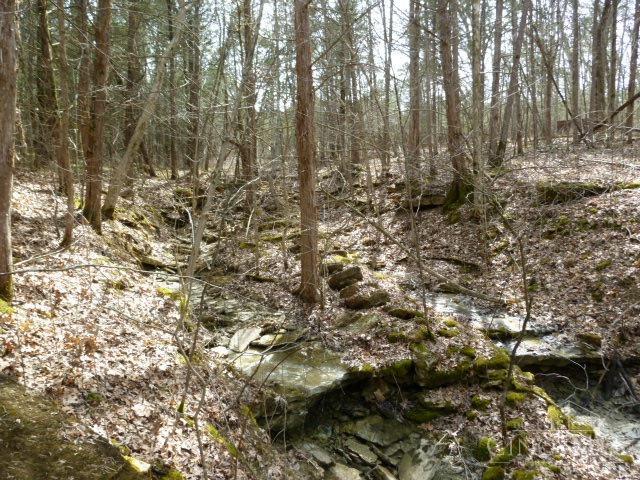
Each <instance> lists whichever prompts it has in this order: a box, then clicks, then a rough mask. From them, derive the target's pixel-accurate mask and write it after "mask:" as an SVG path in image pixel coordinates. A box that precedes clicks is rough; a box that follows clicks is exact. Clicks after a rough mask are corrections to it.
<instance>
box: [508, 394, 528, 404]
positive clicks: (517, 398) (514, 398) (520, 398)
mask: <svg viewBox="0 0 640 480" xmlns="http://www.w3.org/2000/svg"><path fill="white" fill-rule="evenodd" d="M526 398H527V395H526V393H524V392H514V391H510V392H507V404H509V405H512V406H515V405H518V404H520V403H522V402H524V401H525V400H526Z"/></svg>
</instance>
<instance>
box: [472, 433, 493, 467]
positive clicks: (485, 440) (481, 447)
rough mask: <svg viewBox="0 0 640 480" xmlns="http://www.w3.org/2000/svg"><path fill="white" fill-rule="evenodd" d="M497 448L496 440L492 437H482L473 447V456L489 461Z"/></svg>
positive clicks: (482, 460)
mask: <svg viewBox="0 0 640 480" xmlns="http://www.w3.org/2000/svg"><path fill="white" fill-rule="evenodd" d="M495 449H496V441H495V440H494V439H493V438H491V437H481V438H480V439H478V441H477V442H476V445H475V446H474V447H473V456H474V458H475V459H476V460H479V461H481V462H488V461H489V460H490V459H491V456H492V454H493V452H494V451H495Z"/></svg>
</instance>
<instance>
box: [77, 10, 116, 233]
mask: <svg viewBox="0 0 640 480" xmlns="http://www.w3.org/2000/svg"><path fill="white" fill-rule="evenodd" d="M110 26H111V0H98V11H97V14H96V25H95V39H96V47H95V57H94V61H93V89H94V94H93V105H92V108H91V129H90V131H89V145H88V148H87V154H88V156H87V158H86V162H87V171H86V175H87V180H86V184H87V186H86V191H85V198H84V209H83V211H82V213H83V215H84V217H85V218H86V219H87V221H88V222H89V223H90V224H91V226H92V227H93V229H94V230H95V231H96V232H98V233H99V234H100V233H102V213H101V200H102V162H103V156H104V126H105V122H106V118H105V113H106V110H107V80H108V79H109V47H110V39H109V29H110Z"/></svg>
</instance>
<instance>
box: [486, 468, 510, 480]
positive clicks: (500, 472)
mask: <svg viewBox="0 0 640 480" xmlns="http://www.w3.org/2000/svg"><path fill="white" fill-rule="evenodd" d="M504 478H505V473H504V468H502V467H497V466H491V467H487V469H486V470H485V471H484V473H483V474H482V480H504Z"/></svg>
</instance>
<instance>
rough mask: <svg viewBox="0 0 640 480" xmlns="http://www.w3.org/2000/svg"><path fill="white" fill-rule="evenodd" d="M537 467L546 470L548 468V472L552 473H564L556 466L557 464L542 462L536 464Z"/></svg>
mask: <svg viewBox="0 0 640 480" xmlns="http://www.w3.org/2000/svg"><path fill="white" fill-rule="evenodd" d="M535 465H537V466H539V467H544V468H546V469H547V470H549V471H550V472H553V473H561V472H562V469H561V468H560V467H559V466H557V465H555V464H553V463H551V462H545V461H540V462H535Z"/></svg>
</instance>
